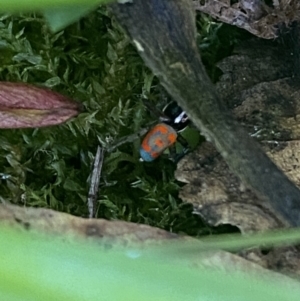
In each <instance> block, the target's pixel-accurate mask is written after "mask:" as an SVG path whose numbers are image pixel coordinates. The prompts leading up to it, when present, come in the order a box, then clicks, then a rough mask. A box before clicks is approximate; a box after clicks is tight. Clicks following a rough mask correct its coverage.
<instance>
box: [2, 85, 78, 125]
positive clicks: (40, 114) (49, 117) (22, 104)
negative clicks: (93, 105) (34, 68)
mask: <svg viewBox="0 0 300 301" xmlns="http://www.w3.org/2000/svg"><path fill="white" fill-rule="evenodd" d="M79 111H80V105H79V104H78V103H76V102H74V101H72V100H71V99H69V98H67V97H66V96H63V95H61V94H59V93H57V92H54V91H51V90H48V89H43V88H38V87H35V86H33V85H28V84H23V83H12V82H0V128H10V129H12V128H35V127H43V126H50V125H56V124H60V123H63V122H65V121H67V120H69V119H70V118H72V117H74V116H76V115H77V114H78V113H79Z"/></svg>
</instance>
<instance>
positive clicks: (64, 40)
mask: <svg viewBox="0 0 300 301" xmlns="http://www.w3.org/2000/svg"><path fill="white" fill-rule="evenodd" d="M203 22H204V23H203V24H204V25H203V24H202V27H201V26H200V28H199V31H201V30H202V31H203V32H202V36H201V38H200V40H199V43H200V45H202V48H203V52H204V54H205V53H206V54H207V55H204V58H205V60H206V61H207V62H208V63H207V66H208V68H210V66H213V65H214V63H215V60H216V59H217V57H218V56H217V55H215V54H216V53H217V51H218V50H217V48H218V47H219V46H220V44H218V43H216V39H217V36H216V32H217V30H218V28H219V25H216V26H211V27H210V28H208V22H210V20H209V19H205V20H204V21H203ZM203 26H204V27H203ZM205 26H206V27H205ZM203 28H204V29H203ZM209 36H210V37H213V38H209ZM205 43H206V44H205ZM204 44H205V45H206V46H205V45H204ZM211 47H215V49H214V50H213V52H210V53H211V54H212V53H213V55H211V54H209V52H205V48H206V49H209V51H211V49H212V48H211ZM212 56H213V57H212ZM0 80H2V81H4V80H7V81H22V82H29V83H32V84H36V85H39V86H44V87H48V88H51V89H53V90H56V91H59V92H61V93H63V94H65V95H68V96H70V97H72V98H73V99H75V100H78V101H80V102H81V103H82V104H83V105H84V107H85V112H83V113H82V114H80V115H79V116H78V117H77V118H76V119H74V120H72V121H70V122H68V123H66V124H64V125H61V126H56V127H51V128H41V129H26V130H22V129H20V130H1V131H0V143H1V148H0V166H1V168H0V177H1V178H0V182H1V185H0V196H1V199H2V201H5V202H11V203H15V204H19V205H26V206H36V207H47V208H51V209H54V210H59V211H64V212H68V213H71V214H74V215H78V216H87V214H88V213H87V195H88V189H89V180H90V174H91V169H92V168H91V167H92V163H93V158H94V154H95V152H96V148H97V145H98V144H99V143H100V144H101V145H102V147H104V148H106V147H108V146H109V145H111V144H113V143H115V142H116V141H118V140H119V139H121V138H122V137H126V136H127V135H130V134H132V133H135V132H137V131H139V130H140V129H141V128H142V127H145V126H147V125H149V123H150V122H151V121H153V120H154V119H155V118H154V117H153V116H151V114H150V113H149V112H147V111H146V110H145V107H144V105H143V103H142V101H141V100H142V99H143V98H144V97H148V99H150V100H151V101H152V102H153V103H158V104H160V105H162V104H163V103H164V101H165V100H162V99H164V97H163V96H162V95H163V94H162V93H161V88H160V87H159V85H158V83H157V80H156V79H155V78H153V76H152V74H151V72H150V71H149V70H148V69H147V68H146V67H145V66H144V64H143V62H142V60H141V59H140V57H139V56H138V54H137V52H136V51H135V49H134V48H133V47H132V46H131V44H130V43H129V40H128V38H127V37H126V36H125V35H124V33H123V30H122V29H121V28H120V27H119V26H118V24H116V22H115V20H114V18H113V17H112V16H110V15H109V14H108V13H107V12H106V10H105V9H103V8H99V9H98V10H97V11H95V12H93V13H92V14H90V15H89V16H87V17H86V18H83V19H82V20H80V21H79V22H78V23H76V24H74V25H72V26H69V27H68V28H66V29H65V30H64V31H61V32H59V33H56V34H52V33H50V32H49V30H48V28H47V26H46V24H45V22H44V20H43V19H42V18H41V17H40V16H38V15H20V16H8V15H6V16H2V17H1V18H0ZM139 144H140V141H139V139H137V140H135V141H133V142H129V143H126V144H123V145H121V146H120V147H119V148H117V149H115V150H114V151H113V152H107V153H106V154H105V161H104V167H103V171H102V178H101V183H100V191H99V196H98V200H97V201H98V210H97V217H99V218H107V219H122V220H127V221H132V222H138V223H146V224H150V225H153V226H157V227H160V228H163V229H167V230H171V231H175V232H185V233H188V234H191V235H198V234H203V233H207V232H210V231H211V230H210V229H208V228H206V227H205V226H204V225H203V223H202V222H201V220H200V218H198V217H197V216H194V215H193V214H192V208H191V206H189V205H186V204H182V202H181V201H180V200H179V198H178V190H179V188H180V185H179V183H177V182H176V181H175V179H174V176H173V172H174V169H175V165H174V164H173V163H172V162H170V161H169V160H167V159H166V158H160V159H158V160H157V161H155V162H154V163H141V162H139V152H138V150H139Z"/></svg>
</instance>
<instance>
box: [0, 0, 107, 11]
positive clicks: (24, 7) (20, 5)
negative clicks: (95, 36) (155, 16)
mask: <svg viewBox="0 0 300 301" xmlns="http://www.w3.org/2000/svg"><path fill="white" fill-rule="evenodd" d="M108 2H112V0H85V1H84V4H85V5H86V7H91V6H96V5H99V4H105V3H108ZM66 5H70V6H71V5H73V7H74V6H76V5H78V6H79V7H81V6H82V0H43V1H40V0H0V10H1V11H2V12H7V11H18V12H20V11H35V10H43V9H48V8H55V7H56V8H57V7H60V6H66Z"/></svg>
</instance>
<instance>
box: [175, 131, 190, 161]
mask: <svg viewBox="0 0 300 301" xmlns="http://www.w3.org/2000/svg"><path fill="white" fill-rule="evenodd" d="M177 134H178V136H177V142H179V143H180V144H181V145H182V147H183V149H182V151H181V152H180V153H176V146H175V144H174V145H172V146H171V147H170V156H171V158H170V159H171V160H172V161H173V162H175V163H178V162H179V161H180V160H181V159H182V158H183V157H184V156H185V155H186V154H187V153H188V152H189V151H190V147H189V144H188V142H187V141H186V139H185V138H184V137H183V136H182V135H181V134H180V133H177ZM172 148H174V150H172Z"/></svg>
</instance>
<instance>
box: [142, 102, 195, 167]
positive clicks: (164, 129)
mask: <svg viewBox="0 0 300 301" xmlns="http://www.w3.org/2000/svg"><path fill="white" fill-rule="evenodd" d="M145 105H146V107H148V109H149V110H150V111H152V112H153V113H154V114H155V115H158V117H159V121H160V123H158V124H157V125H155V126H154V127H153V128H151V129H150V130H149V131H148V132H147V134H146V136H145V137H144V139H143V141H142V144H141V147H140V156H141V161H146V162H152V161H154V160H155V159H156V158H158V157H159V156H160V155H161V154H162V153H163V152H164V151H165V150H166V149H167V148H169V149H170V154H171V160H172V161H174V162H178V161H179V160H180V159H181V158H182V157H183V156H184V155H185V154H187V153H188V152H189V144H188V142H187V141H186V140H185V138H184V137H183V136H182V135H181V134H180V132H181V131H183V130H184V129H185V128H186V127H187V126H188V124H189V123H190V120H189V118H188V116H187V115H186V113H185V112H184V111H183V110H182V109H181V108H180V107H179V106H178V105H177V103H176V102H175V101H172V102H170V103H168V104H167V105H166V106H165V107H164V109H163V110H162V112H160V111H159V110H157V109H154V108H153V107H151V105H149V103H147V102H145ZM176 141H177V142H179V143H180V144H181V145H182V146H183V150H182V151H181V152H180V153H179V154H177V153H176V146H175V142H176Z"/></svg>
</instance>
